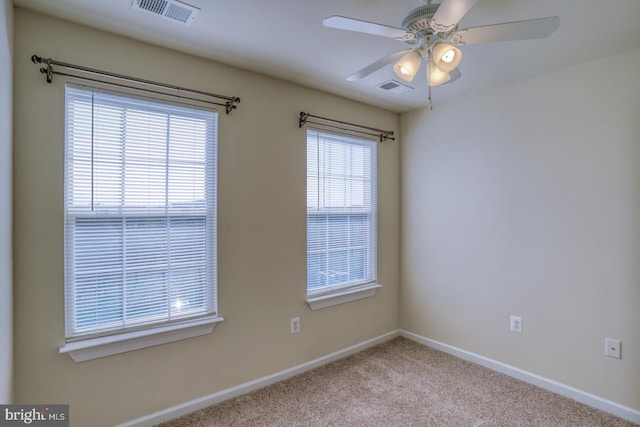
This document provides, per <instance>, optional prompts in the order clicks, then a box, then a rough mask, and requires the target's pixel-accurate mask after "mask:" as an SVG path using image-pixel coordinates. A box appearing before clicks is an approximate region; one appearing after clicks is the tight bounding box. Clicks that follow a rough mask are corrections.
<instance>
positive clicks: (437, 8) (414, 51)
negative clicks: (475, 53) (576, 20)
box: [323, 0, 560, 105]
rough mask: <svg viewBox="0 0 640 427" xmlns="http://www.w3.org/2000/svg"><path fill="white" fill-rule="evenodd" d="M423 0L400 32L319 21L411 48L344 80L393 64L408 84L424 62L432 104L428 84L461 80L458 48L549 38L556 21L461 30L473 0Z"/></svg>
mask: <svg viewBox="0 0 640 427" xmlns="http://www.w3.org/2000/svg"><path fill="white" fill-rule="evenodd" d="M423 1H424V2H425V4H424V5H423V6H420V7H418V8H416V9H413V10H412V11H410V12H409V13H408V14H407V16H406V18H404V20H403V21H402V24H401V27H400V28H396V27H391V26H388V25H383V24H376V23H374V22H368V21H362V20H360V19H354V18H347V17H345V16H338V15H334V16H330V17H328V18H325V19H324V20H323V25H324V26H325V27H328V28H336V29H340V30H347V31H356V32H359V33H366V34H373V35H376V36H382V37H389V38H393V39H395V40H399V41H403V42H406V43H407V44H409V45H411V46H412V47H410V48H408V49H403V50H400V51H397V52H394V53H392V54H390V55H387V56H385V57H384V58H381V59H379V60H377V61H376V62H374V63H372V64H369V65H367V66H366V67H364V68H363V69H361V70H359V71H356V72H355V73H353V74H351V75H350V76H348V77H347V80H349V81H356V80H361V79H363V78H365V77H367V76H368V75H370V74H372V73H374V72H375V71H377V70H379V69H381V68H383V67H386V66H387V65H389V64H391V63H393V62H395V65H394V66H393V71H394V72H395V74H396V75H397V76H398V77H399V78H401V79H402V80H405V81H412V80H413V78H414V77H415V75H416V73H417V72H418V70H419V69H420V65H421V64H422V62H423V61H425V62H426V63H427V84H428V87H429V104H430V105H431V87H432V86H438V85H441V84H445V83H451V82H453V81H455V80H457V79H459V78H460V77H461V76H462V75H461V74H460V71H459V70H458V65H459V64H460V61H461V60H462V52H461V51H460V49H459V48H458V46H464V45H468V44H478V43H489V42H500V41H509V40H526V39H540V38H545V37H548V36H549V35H551V34H552V33H553V32H555V31H556V30H557V29H558V28H559V27H560V18H559V17H557V16H550V17H546V18H536V19H528V20H524V21H515V22H504V23H500V24H493V25H485V26H481V27H471V28H462V29H460V28H458V23H459V22H460V20H461V19H462V18H463V17H464V15H466V14H467V12H468V11H469V10H470V9H471V8H472V7H473V6H474V5H475V4H476V2H477V1H478V0H442V2H441V3H434V4H431V0H423Z"/></svg>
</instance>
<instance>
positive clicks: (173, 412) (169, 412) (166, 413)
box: [116, 330, 400, 427]
mask: <svg viewBox="0 0 640 427" xmlns="http://www.w3.org/2000/svg"><path fill="white" fill-rule="evenodd" d="M397 336H400V331H399V330H395V331H391V332H388V333H386V334H384V335H380V336H379V337H376V338H372V339H370V340H367V341H364V342H361V343H359V344H356V345H353V346H351V347H347V348H345V349H343V350H339V351H336V352H335V353H331V354H328V355H326V356H322V357H319V358H317V359H314V360H311V361H309V362H306V363H303V364H301V365H298V366H294V367H293V368H289V369H285V370H284V371H280V372H276V373H275V374H271V375H267V376H266V377H262V378H258V379H257V380H254V381H249V382H247V383H244V384H240V385H238V386H236V387H231V388H228V389H226V390H221V391H219V392H216V393H213V394H210V395H208V396H204V397H200V398H198V399H194V400H191V401H189V402H185V403H182V404H180V405H176V406H172V407H170V408H167V409H163V410H162V411H158V412H155V413H153V414H150V415H145V416H143V417H140V418H136V419H135V420H131V421H127V422H125V423H123V424H119V425H118V426H116V427H151V426H154V425H156V424H159V423H162V422H165V421H169V420H172V419H174V418H178V417H181V416H182V415H186V414H190V413H191V412H194V411H198V410H200V409H204V408H206V407H208V406H211V405H215V404H216V403H220V402H223V401H225V400H228V399H231V398H234V397H237V396H241V395H243V394H246V393H249V392H251V391H254V390H257V389H260V388H263V387H266V386H268V385H271V384H275V383H277V382H279V381H282V380H286V379H287V378H291V377H293V376H295V375H298V374H301V373H303V372H306V371H310V370H311V369H315V368H317V367H319V366H322V365H326V364H327V363H330V362H333V361H336V360H339V359H342V358H345V357H347V356H350V355H352V354H355V353H358V352H359V351H362V350H365V349H367V348H369V347H373V346H374V345H378V344H382V343H383V342H385V341H388V340H390V339H392V338H395V337H397Z"/></svg>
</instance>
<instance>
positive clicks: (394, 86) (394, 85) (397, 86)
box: [377, 80, 413, 93]
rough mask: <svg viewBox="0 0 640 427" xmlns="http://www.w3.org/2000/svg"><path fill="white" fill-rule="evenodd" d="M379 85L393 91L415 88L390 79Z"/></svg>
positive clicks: (405, 90)
mask: <svg viewBox="0 0 640 427" xmlns="http://www.w3.org/2000/svg"><path fill="white" fill-rule="evenodd" d="M377 87H379V88H380V89H383V90H386V91H387V92H392V93H402V92H407V91H409V90H413V88H412V87H411V86H407V85H406V84H404V83H400V82H399V81H397V80H389V81H388V82H384V83H381V84H379V85H378V86H377Z"/></svg>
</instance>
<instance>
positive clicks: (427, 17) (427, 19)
mask: <svg viewBox="0 0 640 427" xmlns="http://www.w3.org/2000/svg"><path fill="white" fill-rule="evenodd" d="M439 6H440V3H435V4H426V5H424V6H420V7H417V8H415V9H413V10H412V11H411V12H409V14H408V15H407V17H406V18H404V20H403V21H402V26H401V27H402V29H403V30H407V31H410V32H412V33H414V34H415V37H416V40H420V39H422V38H423V37H426V36H430V35H432V34H434V31H433V28H431V18H433V15H435V13H436V11H437V10H438V7H439ZM456 28H457V26H456ZM456 28H453V29H452V30H451V31H450V32H449V33H453V32H454V31H455V30H456ZM449 33H447V34H442V33H438V34H437V35H438V36H439V37H442V38H446V37H447V36H448V34H449Z"/></svg>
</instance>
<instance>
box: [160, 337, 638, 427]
mask: <svg viewBox="0 0 640 427" xmlns="http://www.w3.org/2000/svg"><path fill="white" fill-rule="evenodd" d="M161 426H162V427H177V426H197V427H205V426H207V427H210V426H225V427H227V426H229V427H230V426H256V427H258V426H260V427H261V426H434V427H438V426H455V427H458V426H460V427H479V426H483V427H489V426H491V427H498V426H499V427H507V426H541V427H542V426H544V427H561V426H563V427H564V426H566V427H569V426H570V427H578V426H579V427H592V426H593V427H595V426H598V427H632V426H636V424H633V423H630V422H628V421H625V420H622V419H620V418H617V417H614V416H612V415H609V414H606V413H604V412H601V411H598V410H596V409H593V408H590V407H588V406H585V405H583V404H580V403H578V402H575V401H573V400H570V399H567V398H564V397H561V396H558V395H556V394H554V393H551V392H549V391H546V390H543V389H540V388H538V387H535V386H532V385H530V384H527V383H524V382H522V381H518V380H516V379H513V378H511V377H508V376H506V375H503V374H500V373H498V372H494V371H491V370H489V369H486V368H484V367H482V366H479V365H475V364H473V363H469V362H466V361H464V360H461V359H458V358H455V357H453V356H450V355H448V354H446V353H443V352H440V351H437V350H434V349H431V348H429V347H425V346H423V345H421V344H418V343H415V342H413V341H410V340H407V339H404V338H396V339H394V340H391V341H389V342H386V343H384V344H381V345H378V346H376V347H372V348H370V349H368V350H365V351H363V352H361V353H358V354H355V355H353V356H350V357H347V358H345V359H342V360H339V361H336V362H333V363H330V364H328V365H325V366H322V367H320V368H317V369H314V370H312V371H309V372H306V373H304V374H301V375H298V376H296V377H293V378H290V379H288V380H285V381H282V382H280V383H277V384H274V385H271V386H269V387H266V388H263V389H260V390H257V391H254V392H252V393H249V394H246V395H244V396H240V397H237V398H235V399H231V400H227V401H225V402H222V403H220V404H218V405H214V406H211V407H209V408H206V409H203V410H201V411H198V412H194V413H192V414H190V415H186V416H184V417H181V418H178V419H176V420H173V421H171V422H168V423H164V424H161Z"/></svg>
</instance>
